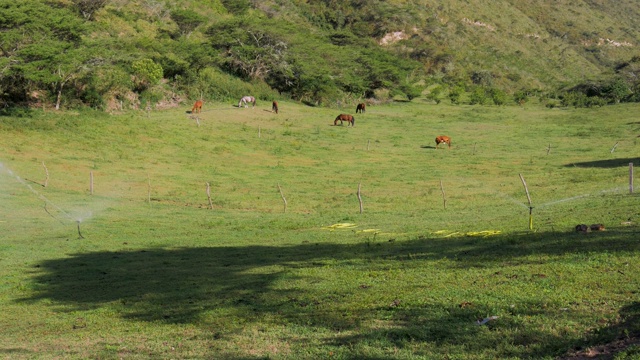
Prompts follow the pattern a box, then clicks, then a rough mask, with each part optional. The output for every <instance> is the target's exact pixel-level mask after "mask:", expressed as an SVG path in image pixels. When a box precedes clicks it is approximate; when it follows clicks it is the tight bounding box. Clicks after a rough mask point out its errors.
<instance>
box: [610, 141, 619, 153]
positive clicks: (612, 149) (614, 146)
mask: <svg viewBox="0 0 640 360" xmlns="http://www.w3.org/2000/svg"><path fill="white" fill-rule="evenodd" d="M618 143H619V141H616V143H615V145H613V147H612V148H611V153H612V154H613V151H614V150H615V149H616V147H617V146H618Z"/></svg>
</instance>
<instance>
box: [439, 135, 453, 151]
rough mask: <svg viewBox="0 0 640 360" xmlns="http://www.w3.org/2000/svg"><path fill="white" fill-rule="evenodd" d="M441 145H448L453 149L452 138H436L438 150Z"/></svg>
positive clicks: (442, 136) (441, 136)
mask: <svg viewBox="0 0 640 360" xmlns="http://www.w3.org/2000/svg"><path fill="white" fill-rule="evenodd" d="M441 143H446V144H447V145H449V147H451V138H450V137H448V136H444V135H440V136H438V137H436V149H437V148H438V145H440V144H441Z"/></svg>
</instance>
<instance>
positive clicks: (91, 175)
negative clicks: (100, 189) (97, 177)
mask: <svg viewBox="0 0 640 360" xmlns="http://www.w3.org/2000/svg"><path fill="white" fill-rule="evenodd" d="M89 194H91V195H93V171H89Z"/></svg>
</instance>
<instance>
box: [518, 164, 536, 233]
mask: <svg viewBox="0 0 640 360" xmlns="http://www.w3.org/2000/svg"><path fill="white" fill-rule="evenodd" d="M519 175H520V180H522V185H524V191H525V192H526V193H527V200H529V230H533V206H531V196H529V188H527V183H526V182H525V181H524V177H522V174H519Z"/></svg>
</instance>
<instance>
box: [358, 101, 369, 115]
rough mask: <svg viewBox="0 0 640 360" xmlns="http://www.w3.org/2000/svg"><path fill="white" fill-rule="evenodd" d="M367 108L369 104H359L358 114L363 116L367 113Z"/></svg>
mask: <svg viewBox="0 0 640 360" xmlns="http://www.w3.org/2000/svg"><path fill="white" fill-rule="evenodd" d="M366 107H367V104H365V103H360V104H358V106H357V107H356V114H357V113H358V112H359V113H361V114H362V113H363V112H364V111H365V109H366Z"/></svg>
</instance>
